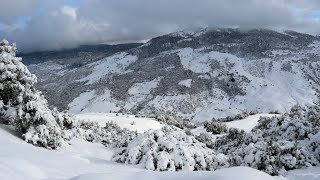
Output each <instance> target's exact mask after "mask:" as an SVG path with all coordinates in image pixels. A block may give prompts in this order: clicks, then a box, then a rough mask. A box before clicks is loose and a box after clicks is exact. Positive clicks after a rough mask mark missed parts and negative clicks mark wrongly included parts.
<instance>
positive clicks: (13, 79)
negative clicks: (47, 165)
mask: <svg viewBox="0 0 320 180" xmlns="http://www.w3.org/2000/svg"><path fill="white" fill-rule="evenodd" d="M0 74H1V75H0V104H1V107H0V111H1V113H2V114H8V111H14V112H15V113H14V114H15V115H14V116H12V117H11V118H12V121H11V122H10V123H11V124H12V125H14V126H15V128H16V129H17V130H19V131H20V132H21V133H22V134H23V138H24V139H25V140H26V141H27V142H30V143H33V144H36V145H38V146H43V147H46V148H51V149H55V148H57V147H58V146H59V145H60V144H61V143H62V141H63V138H62V131H61V129H62V126H63V121H64V120H65V119H64V118H65V117H67V116H66V115H61V114H60V113H59V112H57V111H51V110H50V109H49V108H48V104H47V101H46V100H45V98H44V97H43V96H42V95H41V93H40V92H38V91H37V90H35V88H34V84H35V83H36V77H35V75H33V74H31V73H30V72H29V71H28V69H27V67H26V66H25V65H23V63H22V62H21V58H18V57H16V46H15V44H12V45H10V44H9V43H8V41H6V40H4V41H1V42H0ZM11 114H12V113H11Z"/></svg>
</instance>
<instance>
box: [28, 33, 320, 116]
mask: <svg viewBox="0 0 320 180" xmlns="http://www.w3.org/2000/svg"><path fill="white" fill-rule="evenodd" d="M319 50H320V43H319V37H316V36H312V35H308V34H303V33H298V32H294V31H284V32H277V31H272V30H266V29H254V30H247V31H242V30H239V29H210V28H207V29H200V30H198V31H187V32H186V31H180V32H176V33H171V34H167V35H164V36H160V37H156V38H152V39H151V40H150V41H148V42H147V43H144V44H142V45H139V46H137V47H134V48H129V49H127V50H125V51H121V52H117V53H116V54H113V55H108V56H106V57H104V58H102V59H99V60H97V61H94V62H90V61H85V63H83V64H82V65H81V66H77V67H72V66H71V67H70V66H68V64H67V65H65V64H63V65H61V64H60V65H59V64H57V63H56V62H54V61H52V60H51V61H50V60H49V61H47V62H44V63H39V64H30V65H29V69H30V70H31V72H33V73H35V74H36V75H37V76H38V77H39V83H38V85H37V86H38V88H39V89H40V90H42V91H43V92H45V96H46V97H47V98H48V101H49V103H50V104H51V105H53V106H57V107H58V108H61V109H63V108H66V107H69V109H70V111H71V112H74V113H81V112H90V111H99V112H100V111H101V112H110V111H112V112H114V111H116V112H127V113H134V114H136V113H139V114H144V115H155V114H172V115H176V116H181V117H182V118H186V119H193V120H194V121H203V120H208V119H211V118H212V117H225V116H229V115H235V114H238V113H241V112H242V111H247V110H248V111H251V110H253V111H261V112H263V113H267V112H268V111H276V110H278V111H281V112H285V111H286V110H288V109H290V107H291V106H293V105H295V104H302V105H303V104H315V103H317V101H318V95H319V80H320V75H319V73H318V71H317V70H318V69H319V67H320V64H319V55H320V51H319ZM64 60H65V61H68V59H67V58H66V59H64ZM48 72H49V73H48ZM66 82H68V83H66ZM185 82H188V83H187V85H185V84H184V83H185ZM71 92H72V93H71Z"/></svg>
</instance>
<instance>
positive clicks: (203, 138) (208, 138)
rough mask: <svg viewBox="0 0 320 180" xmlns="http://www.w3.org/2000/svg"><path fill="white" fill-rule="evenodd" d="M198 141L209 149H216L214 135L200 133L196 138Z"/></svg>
mask: <svg viewBox="0 0 320 180" xmlns="http://www.w3.org/2000/svg"><path fill="white" fill-rule="evenodd" d="M195 137H196V139H197V140H198V141H199V142H202V143H204V144H205V145H206V146H207V147H208V148H213V147H214V142H215V141H214V138H213V136H212V134H209V133H207V132H203V133H200V134H199V135H197V136H195Z"/></svg>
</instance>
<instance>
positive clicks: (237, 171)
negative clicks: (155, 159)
mask: <svg viewBox="0 0 320 180" xmlns="http://www.w3.org/2000/svg"><path fill="white" fill-rule="evenodd" d="M235 177H236V179H237V180H256V179H259V180H275V178H274V177H271V176H269V175H267V174H265V173H262V172H259V171H257V170H253V169H250V168H246V167H234V168H226V169H221V170H217V171H214V172H192V173H190V172H181V173H180V172H163V173H157V172H138V173H135V175H134V176H132V173H122V174H118V173H115V172H114V173H108V174H89V175H83V176H79V177H77V178H75V179H74V180H89V179H90V180H91V179H94V180H104V179H116V180H125V179H133V178H135V179H139V180H140V179H141V180H162V179H167V180H194V179H198V180H209V179H214V180H234V179H235Z"/></svg>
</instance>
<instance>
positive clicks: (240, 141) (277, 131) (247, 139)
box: [214, 106, 320, 175]
mask: <svg viewBox="0 0 320 180" xmlns="http://www.w3.org/2000/svg"><path fill="white" fill-rule="evenodd" d="M319 115H320V114H319V109H318V108H309V109H305V108H301V107H298V106H295V107H293V108H292V110H291V111H290V112H289V113H287V114H284V115H283V116H280V117H271V118H268V117H262V118H260V120H259V123H258V125H257V126H256V127H255V128H254V129H253V130H252V131H251V132H250V133H244V132H242V133H240V134H239V133H238V132H237V133H234V134H236V136H235V138H233V137H230V134H228V135H226V136H224V137H222V138H221V139H219V140H217V141H216V142H215V145H214V148H215V149H216V150H217V151H218V152H222V153H225V154H228V156H229V160H230V161H229V163H230V165H231V166H239V165H241V166H250V167H253V168H256V169H258V170H262V171H265V172H267V173H269V174H271V175H278V174H281V173H283V172H285V171H288V170H292V169H299V168H303V167H309V166H315V165H319V161H320V158H319V150H320V148H319V145H320V139H319V137H320V134H319V130H320V126H319V124H320V123H319V122H320V118H319V117H320V116H319ZM229 132H232V131H231V130H230V131H229ZM234 132H236V131H234Z"/></svg>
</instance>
